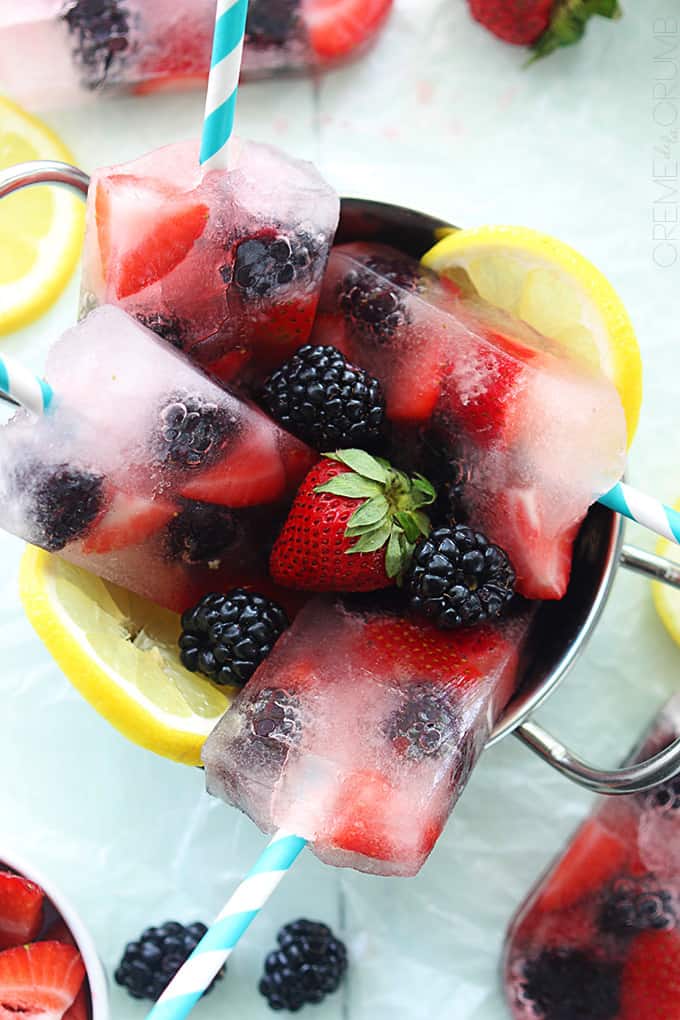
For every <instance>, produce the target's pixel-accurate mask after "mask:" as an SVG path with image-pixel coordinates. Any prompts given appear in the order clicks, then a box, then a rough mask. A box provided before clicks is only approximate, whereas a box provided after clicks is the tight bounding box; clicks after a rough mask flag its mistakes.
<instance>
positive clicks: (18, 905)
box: [0, 871, 45, 949]
mask: <svg viewBox="0 0 680 1020" xmlns="http://www.w3.org/2000/svg"><path fill="white" fill-rule="evenodd" d="M44 899H45V894H44V893H43V891H42V889H41V888H40V886H39V885H36V884H35V882H29V880H28V879H27V878H22V877H21V876H20V875H12V874H10V873H9V872H6V871H0V949H8V948H9V947H10V946H20V945H22V944H23V943H24V942H30V941H31V939H34V938H35V937H36V935H37V934H38V932H39V931H40V926H41V924H42V918H43V901H44Z"/></svg>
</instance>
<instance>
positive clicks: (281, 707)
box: [203, 599, 528, 876]
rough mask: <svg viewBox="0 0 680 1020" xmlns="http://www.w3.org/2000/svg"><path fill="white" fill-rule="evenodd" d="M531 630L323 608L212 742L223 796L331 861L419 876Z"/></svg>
mask: <svg viewBox="0 0 680 1020" xmlns="http://www.w3.org/2000/svg"><path fill="white" fill-rule="evenodd" d="M527 622H528V618H527V617H526V616H524V617H520V618H516V619H512V620H507V621H505V622H504V623H502V624H498V625H493V626H492V625H485V626H481V627H479V628H470V629H468V630H461V631H458V632H456V633H452V632H444V631H440V630H437V629H436V628H435V627H433V626H431V625H430V624H427V623H418V622H414V621H412V620H410V619H407V618H405V617H402V616H395V615H390V614H388V613H381V612H379V611H375V610H369V611H363V610H352V609H351V608H346V607H343V606H342V605H341V604H339V603H333V602H332V601H326V600H323V599H317V600H316V601H315V602H313V603H309V604H308V605H307V606H306V607H305V608H304V609H303V611H302V612H301V613H300V615H299V616H298V617H297V619H296V620H295V622H294V624H293V626H292V627H291V628H290V630H288V631H286V632H285V633H284V635H283V636H282V637H281V638H280V639H279V641H278V642H277V644H276V646H275V647H274V650H273V652H272V653H271V654H270V656H269V658H268V659H267V660H266V661H265V662H264V663H263V664H262V665H261V666H260V668H259V669H258V670H257V672H256V673H255V675H254V676H253V678H252V679H251V680H250V681H249V683H248V684H247V686H246V687H245V688H243V690H242V691H241V692H240V693H239V695H238V696H237V698H236V700H235V702H234V703H233V706H232V708H231V709H230V710H229V711H228V712H227V713H226V714H225V715H224V716H223V717H222V719H221V721H220V722H219V724H218V725H217V727H216V729H215V730H213V732H212V734H211V735H210V737H209V738H208V740H207V742H206V744H205V746H204V749H203V761H204V764H205V766H206V779H207V786H208V790H209V792H210V793H212V794H214V795H216V796H219V797H221V798H222V799H224V800H225V801H226V802H227V803H229V804H233V805H235V806H236V807H239V808H240V809H241V810H242V811H245V812H246V814H248V815H249V816H250V818H252V819H253V821H254V822H256V823H257V825H259V826H260V828H261V829H263V830H264V831H265V832H273V831H274V830H276V829H278V828H281V827H283V828H286V829H288V830H289V831H293V832H296V833H297V834H298V835H301V836H304V837H305V838H307V839H308V840H309V841H310V844H311V848H312V850H313V851H314V853H315V854H316V855H317V856H318V857H320V858H321V860H323V861H325V862H326V863H328V864H334V865H338V866H342V867H353V868H357V869H358V870H360V871H368V872H372V873H375V874H379V875H404V876H408V875H415V874H416V872H418V871H419V869H420V868H421V867H422V865H423V863H424V862H425V860H426V858H427V856H428V854H429V853H430V851H431V850H432V848H433V846H434V844H435V843H436V841H437V839H438V837H439V835H440V833H441V831H442V829H443V827H444V825H445V823H446V820H447V818H448V816H449V814H450V812H451V810H452V808H453V806H454V804H455V802H456V800H457V799H458V796H459V794H460V792H461V790H462V788H463V787H464V786H465V783H466V781H467V778H468V775H469V773H470V771H471V770H472V768H473V767H474V765H475V763H476V761H477V758H478V757H479V755H480V753H481V751H482V749H483V747H484V744H485V741H486V738H487V736H488V734H489V732H490V729H491V727H492V725H493V723H494V721H495V719H496V718H497V716H498V714H499V713H500V712H501V710H502V709H503V707H504V706H505V704H506V702H507V701H508V700H509V698H510V696H511V694H512V692H513V690H514V688H515V686H516V682H517V667H518V659H519V652H520V646H521V644H522V641H523V638H524V636H525V633H526V629H527Z"/></svg>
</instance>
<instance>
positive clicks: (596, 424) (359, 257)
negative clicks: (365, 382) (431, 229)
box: [313, 244, 626, 598]
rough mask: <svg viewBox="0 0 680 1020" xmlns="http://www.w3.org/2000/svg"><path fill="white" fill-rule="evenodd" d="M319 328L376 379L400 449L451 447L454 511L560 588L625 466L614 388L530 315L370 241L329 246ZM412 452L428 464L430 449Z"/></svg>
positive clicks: (535, 591) (553, 589)
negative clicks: (598, 502) (514, 313)
mask: <svg viewBox="0 0 680 1020" xmlns="http://www.w3.org/2000/svg"><path fill="white" fill-rule="evenodd" d="M313 339H314V342H316V343H329V344H333V345H335V346H336V347H339V348H340V349H341V350H342V351H343V353H344V354H345V355H346V356H347V357H348V358H349V359H350V360H351V361H352V362H354V363H355V364H358V365H360V366H361V367H363V368H365V369H366V370H367V371H368V372H370V373H371V375H373V376H376V377H377V378H378V379H379V380H380V382H381V383H382V386H383V389H384V391H385V396H386V400H387V417H388V418H389V419H390V420H391V421H392V423H393V424H394V425H395V426H396V427H397V428H398V429H399V430H400V432H399V440H398V444H399V449H400V450H402V452H403V450H404V449H405V445H406V446H408V444H409V442H410V443H411V444H413V442H414V437H415V436H417V437H419V438H420V439H422V440H424V445H425V447H428V446H429V447H434V448H437V449H438V450H439V453H440V460H442V461H443V462H444V464H445V465H446V461H447V459H448V461H449V462H450V464H449V468H447V469H446V470H445V471H444V474H443V476H442V477H440V478H437V482H438V483H439V484H440V485H442V484H444V486H446V484H450V485H453V487H454V488H456V487H458V488H462V503H463V506H458V507H457V508H456V511H457V514H460V513H462V512H463V510H464V511H465V513H466V514H467V515H468V516H469V520H470V523H471V524H472V525H473V526H474V527H478V528H479V529H480V530H481V531H483V532H484V533H485V534H487V535H488V537H489V538H490V539H491V540H492V541H494V542H497V543H498V544H499V545H501V546H502V547H503V548H504V549H505V550H506V551H507V553H508V555H509V556H510V559H511V560H512V563H513V566H514V567H515V570H516V572H517V576H518V590H519V591H520V592H521V593H522V594H523V595H526V596H528V597H531V598H560V597H561V596H562V595H564V592H565V590H566V586H567V583H568V580H569V572H570V567H571V549H572V544H573V539H574V537H575V535H576V532H577V530H578V526H579V524H580V522H581V521H582V519H583V517H584V516H585V514H586V511H587V509H588V507H589V506H590V504H591V503H592V502H594V500H595V499H596V498H597V497H598V496H599V495H601V494H602V493H604V492H606V491H607V490H608V489H609V488H611V486H612V485H614V484H615V482H616V481H618V479H619V478H620V477H621V475H622V473H623V468H624V462H625V449H626V427H625V421H624V414H623V409H622V406H621V401H620V399H619V396H618V393H617V391H616V389H615V388H614V386H613V385H612V384H611V383H610V382H609V381H608V380H607V379H605V378H604V377H603V376H601V375H600V374H596V373H595V372H594V371H593V370H592V369H591V368H590V367H588V366H585V365H582V364H579V363H576V362H575V361H570V360H567V359H566V358H565V357H564V356H563V353H562V351H561V350H560V348H558V347H557V345H556V344H554V343H552V342H551V341H550V339H548V338H546V337H543V336H541V335H539V334H538V333H536V332H535V331H534V330H533V329H531V328H530V327H529V326H527V325H526V324H525V323H523V322H520V321H519V320H513V319H511V318H510V317H508V316H507V315H506V314H505V313H502V312H500V311H498V310H497V309H495V308H492V307H491V306H489V305H485V304H484V303H482V302H481V301H480V300H478V299H477V298H475V297H470V296H464V295H463V294H462V293H461V292H460V291H459V290H458V288H457V287H456V286H455V285H454V284H452V283H451V282H450V281H446V280H443V279H439V278H438V277H437V276H436V275H435V274H433V273H432V272H431V271H429V270H426V269H424V268H423V267H421V266H420V265H419V264H418V263H417V262H415V261H414V260H412V259H410V258H407V257H406V256H404V255H402V254H401V253H399V252H397V251H395V250H393V249H390V248H386V247H381V246H376V245H367V244H350V245H341V246H339V247H337V248H335V249H334V250H333V252H332V254H331V259H330V262H329V267H328V271H327V274H326V277H325V282H324V288H323V292H322V298H321V302H320V305H319V316H318V323H317V327H316V329H315V333H314V338H313ZM404 434H406V436H407V440H406V444H405V443H404ZM416 445H417V444H416ZM415 459H416V462H417V463H418V464H419V470H422V471H425V473H427V474H428V476H430V470H429V468H428V466H427V465H426V464H425V463H424V462H423V450H422V449H419V450H418V451H417V453H416V457H415ZM461 465H463V468H464V470H463V471H462V472H461ZM447 471H448V474H447ZM462 478H463V479H464V482H465V484H464V485H462V486H461V485H460V483H461V479H462Z"/></svg>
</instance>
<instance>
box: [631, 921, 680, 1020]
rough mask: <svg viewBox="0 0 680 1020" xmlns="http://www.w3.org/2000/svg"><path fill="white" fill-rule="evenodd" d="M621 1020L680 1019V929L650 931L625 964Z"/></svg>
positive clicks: (638, 938)
mask: <svg viewBox="0 0 680 1020" xmlns="http://www.w3.org/2000/svg"><path fill="white" fill-rule="evenodd" d="M621 1020H680V931H678V930H672V931H647V932H644V933H643V934H642V935H639V936H638V937H637V938H636V939H635V942H634V943H633V946H632V949H631V951H630V953H629V955H628V959H627V960H626V962H625V964H624V967H623V976H622V980H621Z"/></svg>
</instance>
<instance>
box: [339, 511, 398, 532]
mask: <svg viewBox="0 0 680 1020" xmlns="http://www.w3.org/2000/svg"><path fill="white" fill-rule="evenodd" d="M385 523H389V516H388V515H387V514H385V516H384V517H382V518H381V519H380V520H379V521H376V522H375V524H360V525H358V527H352V526H351V525H348V526H347V527H346V528H345V537H346V538H359V537H360V536H361V535H368V534H369V532H371V531H375V530H376V528H378V527H380V526H381V525H382V524H385Z"/></svg>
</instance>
